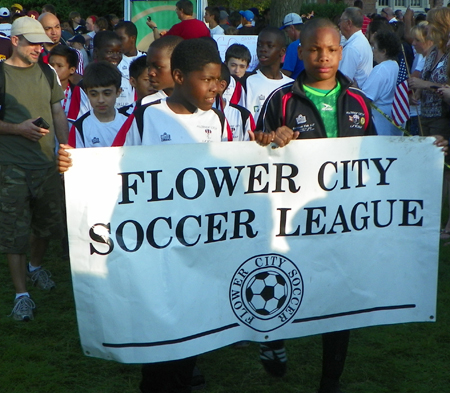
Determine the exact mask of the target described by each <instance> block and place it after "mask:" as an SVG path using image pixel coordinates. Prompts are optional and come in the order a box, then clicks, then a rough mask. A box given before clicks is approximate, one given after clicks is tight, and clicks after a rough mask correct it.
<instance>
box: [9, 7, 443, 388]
mask: <svg viewBox="0 0 450 393" xmlns="http://www.w3.org/2000/svg"><path fill="white" fill-rule="evenodd" d="M362 8H363V4H362V2H361V1H360V0H356V1H355V4H354V6H353V7H348V8H346V9H345V11H344V12H343V13H342V14H341V15H336V18H335V19H334V20H333V21H331V20H329V19H323V18H320V17H319V15H316V16H313V15H309V18H306V17H304V18H302V16H300V15H299V14H298V13H296V12H291V13H289V14H287V15H286V16H285V17H284V19H283V23H282V25H281V26H271V22H270V10H266V11H265V12H264V13H261V15H260V14H259V12H258V10H257V9H250V10H242V11H233V12H230V13H229V12H228V11H229V10H226V9H225V8H218V7H207V8H206V9H205V10H204V21H205V22H206V23H204V22H203V21H201V20H199V19H197V18H195V16H194V10H193V4H192V2H191V1H189V0H180V1H178V2H177V4H176V14H177V16H178V18H179V20H180V22H179V23H177V24H175V25H174V26H172V27H171V28H170V29H169V30H167V31H163V30H159V29H158V25H157V22H156V20H152V19H148V20H147V26H148V28H149V31H150V29H151V32H152V34H153V37H154V40H153V42H152V43H151V45H150V46H149V48H148V51H146V52H142V51H140V50H138V49H137V47H136V43H137V36H138V31H137V28H136V26H135V25H134V24H133V23H132V22H129V21H121V20H119V18H118V17H117V16H115V15H108V16H107V17H97V16H95V15H89V16H86V19H82V15H80V13H78V12H75V11H74V12H71V13H70V14H69V15H68V17H67V18H66V19H63V18H61V17H60V16H59V15H58V13H57V9H55V7H54V6H52V5H50V4H47V5H45V6H44V7H43V8H42V12H41V13H37V12H36V11H29V12H25V10H24V9H23V7H22V6H21V5H20V4H14V5H13V6H12V7H10V9H8V8H5V7H3V8H0V34H1V35H0V37H1V38H0V54H1V56H2V60H3V62H1V63H0V88H1V89H3V92H2V93H1V94H0V100H3V101H2V102H0V104H1V106H0V108H1V109H0V118H1V120H0V185H1V188H0V226H1V228H2V231H1V232H2V236H1V237H0V251H1V252H3V253H5V254H6V255H7V260H8V264H9V268H10V271H11V277H12V281H13V285H14V288H15V292H16V295H15V300H14V307H13V310H12V313H11V315H12V317H13V318H14V319H16V320H18V321H29V320H32V319H34V314H33V310H34V308H35V304H34V301H33V300H32V299H31V297H30V294H29V293H28V291H27V285H26V281H27V278H28V279H29V280H31V282H32V284H33V285H35V286H37V287H39V288H41V289H43V290H50V289H52V288H54V287H55V282H54V281H53V280H52V279H51V274H50V272H49V271H48V270H47V269H44V268H43V267H42V262H43V258H44V256H45V252H46V249H47V245H48V242H49V238H50V237H51V236H53V235H55V236H56V235H58V234H60V233H61V232H64V231H62V230H61V228H62V221H63V220H62V217H63V212H64V209H63V198H62V193H61V188H62V183H61V178H60V175H59V172H65V171H67V170H70V166H71V165H72V162H71V159H70V149H72V148H89V147H109V146H129V145H161V144H173V143H175V144H178V143H203V142H222V141H227V142H228V141H249V143H250V142H251V141H256V143H258V144H260V145H262V146H266V145H268V144H271V143H272V144H275V145H277V146H278V147H280V148H282V147H283V146H285V145H286V144H288V143H289V141H291V140H293V139H309V138H335V137H347V136H364V135H377V134H378V135H403V134H404V133H406V134H411V135H422V136H430V135H435V136H436V142H435V143H436V145H437V146H438V147H442V148H443V149H444V150H446V149H447V147H446V146H447V139H448V137H449V133H450V128H449V120H450V107H449V105H450V86H448V85H447V82H448V78H449V76H450V69H449V66H450V65H449V62H448V54H449V49H448V42H449V33H450V8H446V7H440V8H433V9H431V10H430V11H429V12H428V13H427V14H426V15H424V14H418V15H415V14H414V12H413V11H412V10H411V9H407V10H406V12H405V14H404V15H403V14H402V12H398V11H396V12H393V10H392V9H390V8H389V7H385V8H383V9H382V11H381V14H380V15H378V14H373V15H369V16H368V15H364V13H363V11H362ZM292 11H298V10H292ZM11 22H12V23H11ZM222 34H238V35H257V36H258V38H257V51H256V52H257V53H256V55H257V58H258V61H259V64H258V66H257V68H256V70H254V71H252V72H249V71H248V67H249V65H250V61H251V57H252V54H251V52H250V50H249V49H248V48H247V47H245V46H244V45H241V44H233V45H231V46H230V47H229V48H228V49H227V51H226V54H225V61H224V62H222V60H221V58H220V55H219V52H218V49H217V44H216V41H215V40H214V39H213V38H212V37H214V36H216V35H222ZM287 37H288V38H289V39H290V41H291V43H290V44H289V45H286V38H287ZM402 68H403V70H402ZM402 73H404V74H405V75H406V76H405V77H404V78H403V79H406V80H407V81H408V84H409V87H410V89H409V97H408V101H409V103H410V104H409V106H408V107H407V110H408V111H410V113H408V116H407V118H409V120H408V121H407V122H406V123H405V124H400V125H399V124H396V122H394V121H393V119H392V117H393V116H392V111H393V103H394V95H395V92H396V88H397V86H398V84H399V75H400V76H401V74H402ZM350 113H351V114H354V113H358V114H359V117H358V119H357V121H356V122H355V118H354V116H349V114H350ZM300 116H301V117H300ZM58 145H59V150H58ZM57 158H58V164H56V159H57ZM446 175H447V174H446ZM446 177H447V176H446ZM447 183H448V182H447ZM448 190H450V187H448ZM448 192H450V191H448ZM449 199H450V198H449ZM441 236H443V237H449V238H450V219H449V222H448V223H447V224H446V226H445V228H444V229H443V232H442V234H441ZM28 253H29V255H30V257H29V261H28V260H27V254H28ZM349 336H350V333H349V331H341V332H333V333H327V334H324V335H323V367H322V378H321V381H320V386H319V393H338V392H340V391H341V390H340V385H339V380H340V376H341V374H342V372H343V369H344V364H345V358H346V353H347V347H348V342H349ZM260 358H261V361H262V363H263V365H264V367H265V369H266V370H267V371H268V372H269V373H271V374H272V375H275V376H283V375H284V374H285V372H286V364H287V355H286V349H285V346H284V343H283V342H282V341H276V342H271V343H265V344H264V345H263V344H261V346H260ZM194 367H195V357H194V358H189V359H183V360H178V361H172V362H165V363H155V364H148V365H145V366H144V367H143V369H142V373H143V375H142V382H141V386H140V388H141V391H142V392H168V393H169V392H190V391H191V384H192V375H193V373H194V371H193V370H194Z"/></svg>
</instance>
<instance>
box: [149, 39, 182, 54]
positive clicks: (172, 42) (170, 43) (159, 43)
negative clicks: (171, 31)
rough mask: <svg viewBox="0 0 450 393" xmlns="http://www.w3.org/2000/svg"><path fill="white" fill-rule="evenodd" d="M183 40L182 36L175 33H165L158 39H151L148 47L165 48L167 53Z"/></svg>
mask: <svg viewBox="0 0 450 393" xmlns="http://www.w3.org/2000/svg"><path fill="white" fill-rule="evenodd" d="M181 41H183V38H182V37H180V36H177V35H165V36H163V37H161V38H160V39H158V40H155V41H153V42H152V43H151V44H150V47H149V49H150V48H153V49H165V50H167V51H168V52H169V53H172V52H173V50H174V49H175V47H176V46H177V45H178V44H179V43H180V42H181Z"/></svg>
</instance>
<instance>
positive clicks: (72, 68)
mask: <svg viewBox="0 0 450 393" xmlns="http://www.w3.org/2000/svg"><path fill="white" fill-rule="evenodd" d="M76 70H77V69H76V67H70V68H69V72H70V75H73V74H75V71H76Z"/></svg>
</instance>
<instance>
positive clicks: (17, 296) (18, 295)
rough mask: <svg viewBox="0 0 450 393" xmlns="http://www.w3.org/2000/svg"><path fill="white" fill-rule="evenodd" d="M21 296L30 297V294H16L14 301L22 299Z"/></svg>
mask: <svg viewBox="0 0 450 393" xmlns="http://www.w3.org/2000/svg"><path fill="white" fill-rule="evenodd" d="M22 296H27V297H30V294H29V293H28V292H23V293H16V299H18V298H19V297H22Z"/></svg>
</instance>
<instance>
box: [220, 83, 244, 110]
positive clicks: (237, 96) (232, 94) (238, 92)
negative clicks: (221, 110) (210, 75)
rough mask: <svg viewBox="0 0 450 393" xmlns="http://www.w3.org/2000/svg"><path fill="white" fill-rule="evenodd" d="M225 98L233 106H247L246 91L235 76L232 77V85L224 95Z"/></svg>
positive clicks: (230, 84) (229, 85)
mask: <svg viewBox="0 0 450 393" xmlns="http://www.w3.org/2000/svg"><path fill="white" fill-rule="evenodd" d="M222 96H223V98H224V99H225V100H227V102H230V103H232V104H238V105H241V106H244V105H245V98H246V95H245V90H244V88H243V87H242V85H241V83H240V82H238V81H237V80H236V79H235V78H234V77H233V76H231V77H230V83H229V84H228V87H227V88H226V90H225V91H224V92H223V94H222Z"/></svg>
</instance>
